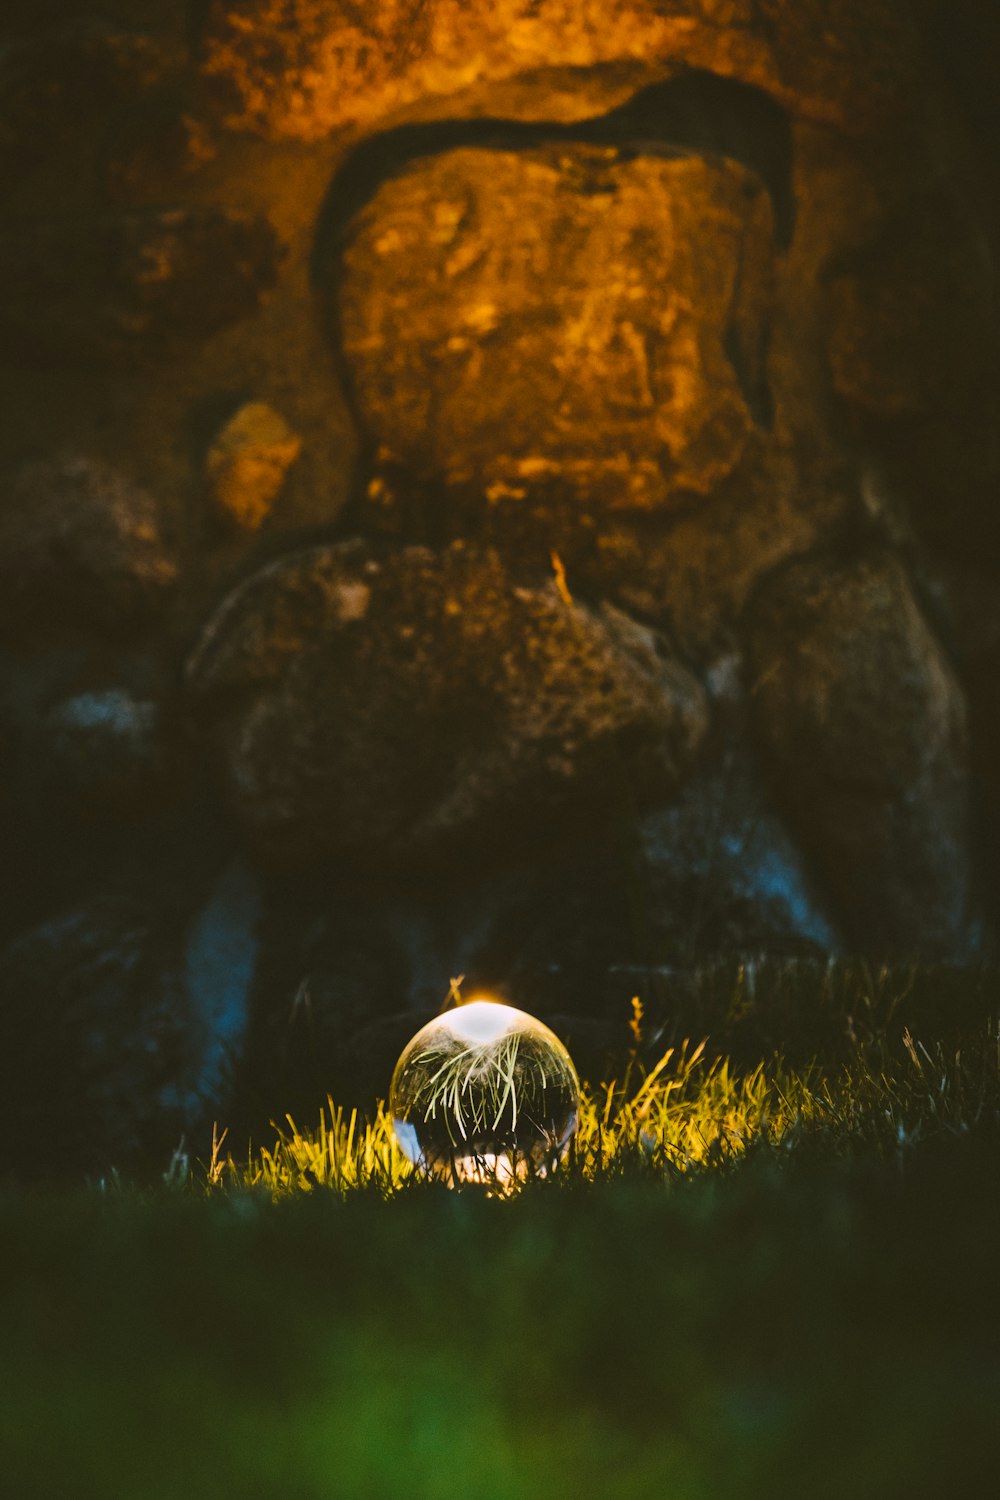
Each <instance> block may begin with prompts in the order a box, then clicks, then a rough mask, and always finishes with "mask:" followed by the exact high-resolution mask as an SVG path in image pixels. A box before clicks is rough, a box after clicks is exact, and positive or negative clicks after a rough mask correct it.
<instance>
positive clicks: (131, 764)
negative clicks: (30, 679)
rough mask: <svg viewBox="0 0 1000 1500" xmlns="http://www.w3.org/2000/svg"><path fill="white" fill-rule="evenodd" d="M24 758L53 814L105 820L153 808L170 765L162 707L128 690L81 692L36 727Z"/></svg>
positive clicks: (28, 779) (28, 778)
mask: <svg viewBox="0 0 1000 1500" xmlns="http://www.w3.org/2000/svg"><path fill="white" fill-rule="evenodd" d="M22 759H23V762H24V771H23V775H24V779H25V781H26V782H27V784H28V785H29V786H30V787H31V788H32V790H33V791H34V793H35V794H36V795H37V796H38V797H39V799H40V805H41V806H43V807H44V808H45V809H46V810H47V812H48V813H49V814H50V815H51V814H53V813H54V814H57V815H61V816H62V817H64V818H66V817H70V818H73V819H74V820H76V821H81V820H82V821H85V822H87V823H101V822H103V821H104V820H105V819H106V818H108V817H116V818H121V817H131V816H135V815H136V814H140V813H143V812H146V811H148V810H149V809H150V808H151V807H155V806H156V803H157V800H158V798H159V797H160V795H161V794H162V792H163V790H164V787H165V785H166V782H167V778H168V774H169V768H170V757H169V749H168V745H167V740H166V735H165V731H164V726H163V721H162V709H161V706H160V704H159V703H157V702H156V701H155V700H153V699H151V698H142V697H136V696H134V695H133V694H132V693H130V692H129V691H128V689H127V688H124V687H116V688H107V689H104V690H102V691H90V692H79V693H75V694H73V695H72V696H71V697H67V698H63V699H61V700H59V701H58V702H56V703H54V704H52V706H51V707H50V708H49V709H48V711H47V712H46V713H45V714H44V716H43V717H42V719H41V721H40V722H39V723H38V724H37V725H36V726H34V734H33V735H31V736H30V738H29V740H28V745H27V747H26V751H25V754H24V755H23V757H22Z"/></svg>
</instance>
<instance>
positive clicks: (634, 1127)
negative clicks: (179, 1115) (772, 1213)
mask: <svg viewBox="0 0 1000 1500" xmlns="http://www.w3.org/2000/svg"><path fill="white" fill-rule="evenodd" d="M899 1043H900V1044H899V1046H898V1047H895V1048H892V1049H890V1048H888V1047H887V1046H885V1045H881V1046H878V1047H869V1048H866V1049H863V1050H859V1052H858V1054H857V1056H856V1057H855V1058H854V1059H853V1060H852V1061H851V1062H847V1063H842V1064H839V1065H836V1066H834V1067H832V1068H831V1067H830V1066H828V1065H824V1064H823V1063H821V1062H819V1061H813V1062H812V1063H809V1064H808V1065H806V1066H803V1067H793V1066H789V1065H787V1064H785V1063H784V1062H783V1061H782V1060H781V1059H780V1058H775V1059H773V1060H771V1061H770V1062H759V1063H757V1064H756V1065H755V1066H752V1067H750V1068H747V1069H740V1068H738V1067H736V1066H735V1065H734V1064H733V1062H732V1061H731V1060H730V1059H729V1058H725V1057H715V1058H711V1057H709V1055H708V1053H707V1049H706V1046H705V1044H704V1042H701V1043H698V1044H697V1045H694V1044H692V1043H690V1042H686V1043H683V1044H682V1045H680V1046H678V1047H671V1048H668V1049H667V1050H666V1051H665V1052H664V1053H663V1055H662V1056H661V1057H660V1059H659V1060H658V1061H657V1062H656V1064H655V1065H654V1066H652V1067H649V1068H645V1067H641V1066H640V1065H639V1064H638V1062H637V1061H636V1059H635V1058H633V1061H632V1063H631V1064H630V1065H629V1067H628V1068H627V1069H626V1071H625V1073H624V1075H623V1077H622V1078H621V1079H620V1080H617V1081H611V1082H604V1083H600V1084H597V1085H589V1084H586V1083H584V1084H583V1085H582V1088H581V1108H580V1124H579V1128H578V1130H577V1133H576V1135H575V1137H574V1139H573V1142H572V1144H571V1147H570V1151H569V1153H568V1156H567V1158H566V1161H565V1162H564V1163H563V1164H562V1166H561V1168H560V1170H559V1172H558V1173H556V1174H555V1180H556V1181H561V1182H563V1183H581V1182H583V1183H593V1182H599V1181H605V1180H609V1179H616V1178H622V1179H646V1180H648V1179H654V1180H660V1181H662V1182H666V1183H669V1182H671V1181H674V1180H676V1179H678V1178H682V1177H685V1176H689V1175H691V1174H697V1173H705V1172H709V1171H715V1170H725V1169H727V1168H731V1167H732V1166H734V1165H735V1164H737V1163H738V1162H740V1161H741V1160H742V1159H743V1158H745V1157H747V1156H749V1155H751V1154H760V1153H769V1154H771V1155H773V1156H774V1157H776V1158H778V1159H780V1160H784V1159H787V1158H788V1157H789V1156H790V1155H792V1154H793V1153H805V1152H810V1151H811V1152H821V1153H825V1154H827V1155H829V1156H831V1157H835V1158H836V1157H851V1158H860V1157H864V1158H866V1159H870V1160H872V1161H877V1162H887V1161H893V1160H896V1159H900V1158H902V1157H904V1156H905V1155H906V1153H907V1152H908V1151H910V1150H912V1149H913V1148H915V1147H916V1146H918V1145H921V1144H923V1143H925V1142H927V1141H931V1140H934V1139H948V1138H960V1137H963V1136H967V1135H969V1134H971V1133H977V1134H983V1133H984V1132H986V1133H989V1134H991V1135H1000V1032H998V1026H997V1022H996V1021H990V1022H989V1023H987V1024H986V1025H985V1026H984V1027H982V1028H981V1029H980V1031H979V1032H977V1033H975V1034H973V1036H972V1037H967V1038H966V1039H965V1040H964V1042H963V1044H962V1045H960V1046H949V1045H947V1044H944V1043H933V1044H925V1043H923V1042H921V1041H918V1040H916V1039H915V1038H914V1037H913V1036H912V1035H911V1034H910V1032H909V1031H908V1030H904V1031H903V1033H902V1036H901V1038H900V1039H899ZM275 1130H276V1136H275V1140H274V1142H273V1144H272V1145H270V1146H263V1147H260V1148H258V1149H256V1150H254V1149H253V1148H252V1147H251V1148H250V1149H249V1150H248V1152H247V1155H246V1156H245V1157H244V1158H237V1157H235V1156H234V1155H232V1154H226V1153H224V1149H223V1146H224V1137H222V1138H217V1139H216V1141H215V1143H214V1146H213V1151H212V1155H211V1158H210V1160H209V1161H208V1162H207V1163H206V1164H204V1165H201V1166H198V1167H195V1168H193V1169H192V1173H191V1180H192V1181H194V1182H195V1183H197V1184H199V1185H200V1186H202V1187H203V1188H205V1189H206V1190H208V1191H211V1192H218V1191H234V1190H235V1191H239V1190H244V1189H256V1190H263V1191H264V1192H266V1193H268V1194H269V1195H270V1196H271V1197H273V1198H285V1197H288V1196H290V1195H295V1194H299V1193H309V1192H313V1191H315V1190H320V1189H322V1190H329V1191H332V1192H334V1193H337V1194H340V1195H341V1196H346V1195H348V1194H351V1193H354V1192H357V1191H366V1192H374V1193H377V1194H380V1195H382V1196H386V1197H388V1196H392V1195H394V1194H397V1193H401V1192H404V1191H407V1190H409V1189H411V1188H412V1187H413V1186H414V1184H416V1183H419V1181H420V1180H421V1173H420V1172H419V1171H418V1170H417V1169H415V1168H414V1167H413V1165H412V1164H411V1163H410V1162H409V1160H408V1159H407V1158H406V1156H405V1155H404V1154H403V1152H402V1151H401V1150H400V1148H399V1146H398V1144H397V1142H396V1139H395V1135H394V1133H393V1129H392V1123H391V1120H390V1117H389V1114H388V1111H387V1109H386V1107H385V1105H384V1104H382V1103H379V1104H378V1105H377V1107H376V1109H375V1111H374V1113H373V1114H372V1116H371V1117H362V1116H361V1115H359V1113H358V1111H357V1110H356V1109H354V1110H351V1111H350V1112H347V1111H346V1110H344V1109H342V1108H340V1107H338V1106H337V1105H336V1104H335V1103H334V1102H333V1101H332V1100H328V1101H327V1107H326V1108H325V1109H323V1110H321V1111H320V1114H319V1118H318V1120H317V1122H316V1125H315V1126H314V1127H313V1128H302V1127H300V1125H299V1124H298V1123H297V1122H296V1120H295V1119H293V1118H292V1116H291V1115H287V1116H286V1117H285V1120H284V1122H283V1123H281V1124H280V1125H276V1126H275ZM529 1180H530V1178H529Z"/></svg>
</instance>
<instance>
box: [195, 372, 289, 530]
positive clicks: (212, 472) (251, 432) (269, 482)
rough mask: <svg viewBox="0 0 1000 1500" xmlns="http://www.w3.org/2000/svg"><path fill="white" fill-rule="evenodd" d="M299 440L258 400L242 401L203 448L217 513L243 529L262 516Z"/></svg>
mask: <svg viewBox="0 0 1000 1500" xmlns="http://www.w3.org/2000/svg"><path fill="white" fill-rule="evenodd" d="M301 451H302V439H301V438H300V437H299V436H298V434H297V433H295V432H293V431H292V429H291V428H290V427H289V425H288V423H287V422H286V421H285V419H284V417H283V416H282V415H281V414H280V412H276V411H275V410H274V408H273V407H271V406H268V405H267V404H266V403H265V402H263V401H250V402H247V404H246V405H245V406H241V407H240V409H239V411H237V412H236V413H235V414H234V415H233V416H232V417H230V419H229V421H228V422H227V423H226V425H225V426H224V427H223V428H222V430H221V432H219V433H218V434H217V436H216V438H215V441H214V442H213V443H212V446H211V447H210V448H209V450H208V455H207V457H206V459H205V477H206V479H207V481H208V487H209V491H210V493H211V495H212V499H213V501H214V502H215V505H216V507H217V509H218V510H219V512H220V513H221V515H222V516H223V517H224V518H225V519H226V520H228V521H229V522H231V523H232V524H233V525H235V526H238V527H240V528H241V529H243V530H245V531H256V530H257V528H258V527H259V526H260V525H261V524H262V522H263V521H265V520H266V519H267V516H268V514H269V513H270V510H271V507H272V505H273V504H274V502H275V500H276V499H277V498H278V495H279V494H280V493H281V487H282V485H283V484H284V482H285V475H286V474H287V472H288V470H289V469H290V468H291V466H292V464H293V463H294V462H295V460H296V459H297V458H298V456H299V453H300V452H301Z"/></svg>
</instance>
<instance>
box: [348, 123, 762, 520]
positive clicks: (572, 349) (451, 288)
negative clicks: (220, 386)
mask: <svg viewBox="0 0 1000 1500" xmlns="http://www.w3.org/2000/svg"><path fill="white" fill-rule="evenodd" d="M770 268H771V205H770V200H769V198H768V195H767V193H766V191H765V190H764V188H763V186H762V185H761V183H760V181H759V180H758V179H757V178H756V177H754V176H752V175H751V174H750V173H749V172H747V171H746V170H745V169H744V168H742V167H740V166H737V165H736V164H735V163H732V162H728V161H721V160H720V161H708V160H706V159H703V158H699V157H684V156H681V157H678V158H674V159H667V158H663V157H657V156H639V157H636V158H634V159H630V158H628V157H625V156H622V155H621V154H620V153H619V152H618V151H616V150H615V149H613V148H599V147H592V146H585V145H579V144H575V143H567V144H566V145H564V146H563V145H559V146H552V147H549V148H540V149H538V150H530V151H523V152H509V151H500V150H497V151H490V150H480V149H471V148H469V149H462V150H457V151H452V152H447V153H445V154H443V155H441V156H437V157H434V158H431V159H428V160H423V161H416V162H414V163H413V164H412V165H411V166H409V167H408V168H407V169H406V170H405V171H404V172H402V173H401V174H400V175H399V176H397V177H394V178H392V179H390V180H388V181H386V182H385V183H383V185H382V186H381V188H380V189H379V190H378V191H377V192H376V194H375V196H374V198H373V199H372V200H371V202H370V203H369V204H368V205H367V207H366V208H365V209H364V210H363V211H362V212H361V213H360V214H359V215H358V217H357V218H356V220H355V221H354V223H353V224H352V226H351V228H350V231H349V239H348V243H347V247H346V250H345V252H344V272H343V279H342V280H341V282H340V288H339V315H338V327H339V330H340V334H341V337H342V341H343V352H344V357H345V359H346V362H347V365H348V368H349V372H350V378H351V382H352V389H353V391H354V395H355V399H356V402H357V406H358V412H359V417H360V420H361V422H362V424H363V425H364V427H365V428H366V429H367V431H368V432H369V433H370V435H371V436H372V438H373V440H374V442H375V444H376V445H377V465H378V469H379V471H380V473H381V474H388V475H392V474H393V473H394V472H398V471H401V472H402V475H403V484H404V486H405V485H406V484H411V485H412V484H417V485H421V484H422V485H424V486H425V487H426V489H427V490H428V492H429V497H430V498H428V500H427V505H428V506H430V505H431V504H434V503H435V502H436V503H437V504H438V507H439V509H444V508H445V505H446V502H447V501H448V499H449V496H451V497H456V496H457V497H462V498H463V499H464V501H465V503H466V504H467V505H468V506H470V507H471V508H472V510H473V514H474V515H475V514H479V515H480V516H481V514H482V512H483V510H484V505H483V498H484V497H485V499H486V501H488V502H489V503H490V504H491V505H494V506H508V507H509V508H511V509H513V510H518V509H520V510H524V509H525V508H531V507H532V506H535V505H538V504H541V505H543V506H546V505H548V506H551V505H554V504H556V503H557V502H559V501H561V500H563V499H565V498H566V497H568V499H569V501H571V502H572V504H571V505H570V510H572V509H573V507H574V506H575V507H576V509H577V510H578V511H581V510H582V511H584V512H586V511H587V510H588V509H589V508H591V507H594V508H596V509H597V510H598V511H599V512H601V513H603V512H606V511H608V510H623V509H624V510H653V509H657V508H662V507H665V506H671V505H673V506H677V505H679V504H682V503H687V502H690V501H691V500H692V499H694V498H698V499H701V498H704V497H706V496H708V495H710V494H711V493H712V491H713V490H714V489H715V488H716V487H717V486H718V485H719V484H720V483H721V482H722V481H723V480H724V479H725V478H726V477H727V476H728V475H730V474H732V473H733V471H734V470H735V469H736V468H737V466H738V465H739V463H740V460H741V457H742V455H743V452H744V449H745V447H746V443H747V439H748V435H749V433H750V432H751V430H752V428H753V425H754V424H753V416H752V414H751V411H750V409H749V406H748V401H747V395H746V393H745V391H744V389H743V386H742V385H741V380H740V377H739V375H738V374H737V369H736V367H735V365H734V362H733V359H731V358H730V354H731V353H732V350H733V347H734V345H738V346H739V347H740V349H742V350H743V351H745V352H746V363H748V364H750V365H752V364H753V363H754V361H755V360H757V359H758V357H759V351H760V349H761V348H762V347H763V344H764V332H765V329H766V317H767V309H768V286H769V277H770ZM379 483H380V479H379V474H377V475H376V479H375V483H374V489H373V493H374V494H376V495H377V494H378V486H379ZM442 491H443V493H442ZM438 496H440V499H438ZM577 524H579V520H577Z"/></svg>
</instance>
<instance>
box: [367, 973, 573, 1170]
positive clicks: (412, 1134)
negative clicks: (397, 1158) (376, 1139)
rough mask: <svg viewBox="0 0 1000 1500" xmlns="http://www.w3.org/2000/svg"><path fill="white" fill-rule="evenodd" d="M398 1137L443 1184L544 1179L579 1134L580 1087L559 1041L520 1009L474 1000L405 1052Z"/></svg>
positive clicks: (392, 1097) (396, 1101) (392, 1104)
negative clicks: (575, 1135)
mask: <svg viewBox="0 0 1000 1500" xmlns="http://www.w3.org/2000/svg"><path fill="white" fill-rule="evenodd" d="M389 1110H390V1113H391V1115H392V1124H393V1129H394V1130H395V1132H396V1139H397V1140H398V1141H399V1144H400V1146H401V1148H402V1150H403V1151H404V1152H405V1154H406V1155H407V1156H408V1157H409V1159H410V1161H412V1162H413V1163H414V1164H415V1165H416V1166H418V1167H420V1168H421V1169H422V1170H423V1171H425V1172H428V1173H429V1174H431V1175H432V1176H435V1177H439V1178H441V1179H442V1180H443V1181H445V1182H449V1183H452V1184H453V1183H456V1182H499V1183H510V1182H512V1181H515V1180H517V1179H523V1178H525V1177H528V1176H544V1175H545V1174H546V1172H548V1171H549V1169H550V1168H551V1167H553V1166H554V1165H555V1164H556V1163H557V1162H558V1161H559V1159H560V1157H562V1156H563V1155H564V1154H565V1152H566V1149H567V1147H568V1145H569V1142H570V1138H571V1137H572V1135H573V1132H574V1131H575V1129H576V1126H577V1121H578V1119H579V1110H580V1083H579V1079H578V1078H577V1076H576V1069H575V1068H574V1066H573V1063H572V1061H571V1059H570V1055H569V1053H568V1052H567V1051H566V1048H565V1047H564V1046H563V1044H562V1042H561V1041H560V1040H559V1038H558V1037H557V1036H556V1035H555V1033H554V1032H552V1031H550V1030H549V1028H548V1027H547V1026H543V1025H542V1023H541V1021H536V1020H535V1018H534V1016H529V1015H528V1014H527V1013H526V1012H525V1011H523V1010H515V1008H514V1007H513V1006H512V1005H501V1004H500V1003H499V1002H498V1001H495V1000H470V1001H469V1002H468V1003H467V1004H465V1005H459V1006H456V1008H455V1009H454V1010H449V1011H446V1012H445V1013H444V1015H441V1016H436V1017H435V1018H434V1020H433V1021H429V1022H428V1023H427V1025H426V1026H424V1027H422V1028H421V1030H420V1031H418V1032H417V1034H416V1036H415V1037H414V1038H413V1040H412V1041H411V1042H410V1043H409V1044H408V1045H407V1046H406V1047H405V1048H404V1049H403V1054H402V1056H401V1057H400V1059H399V1062H398V1063H397V1064H396V1069H395V1072H394V1073H393V1075H392V1084H391V1086H390V1089H389Z"/></svg>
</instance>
